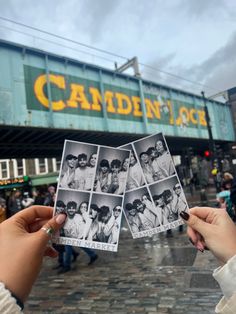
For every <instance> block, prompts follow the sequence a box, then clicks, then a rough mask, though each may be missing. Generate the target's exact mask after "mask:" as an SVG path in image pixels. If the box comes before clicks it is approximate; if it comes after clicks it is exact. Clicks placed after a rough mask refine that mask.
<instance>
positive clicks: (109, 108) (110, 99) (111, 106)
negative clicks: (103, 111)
mask: <svg viewBox="0 0 236 314" xmlns="http://www.w3.org/2000/svg"><path fill="white" fill-rule="evenodd" d="M105 103H106V104H107V112H110V113H116V108H115V107H114V104H113V93H112V92H110V91H105Z"/></svg>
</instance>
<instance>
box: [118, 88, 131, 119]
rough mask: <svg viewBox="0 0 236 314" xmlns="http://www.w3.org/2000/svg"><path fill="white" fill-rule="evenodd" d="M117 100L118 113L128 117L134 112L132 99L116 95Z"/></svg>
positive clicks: (119, 94)
mask: <svg viewBox="0 0 236 314" xmlns="http://www.w3.org/2000/svg"><path fill="white" fill-rule="evenodd" d="M115 96H116V99H117V113H119V114H124V115H128V114H130V113H131V111H132V103H131V101H130V98H129V97H128V96H127V95H125V94H121V93H115Z"/></svg>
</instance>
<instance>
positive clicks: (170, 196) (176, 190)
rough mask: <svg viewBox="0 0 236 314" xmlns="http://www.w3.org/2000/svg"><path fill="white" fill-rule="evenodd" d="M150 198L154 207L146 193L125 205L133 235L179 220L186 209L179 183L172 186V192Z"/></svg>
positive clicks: (168, 191) (166, 190) (164, 192)
mask: <svg viewBox="0 0 236 314" xmlns="http://www.w3.org/2000/svg"><path fill="white" fill-rule="evenodd" d="M152 198H153V201H154V204H155V206H153V203H152V201H151V199H150V196H149V194H148V193H145V194H143V195H142V196H141V197H140V198H139V199H137V198H136V199H134V201H133V202H132V203H126V205H125V211H126V217H127V219H128V222H129V225H130V228H131V231H132V232H133V233H137V232H140V231H144V230H149V229H153V228H155V227H159V226H160V225H166V224H168V223H171V222H173V221H175V220H177V219H179V218H180V216H179V213H180V212H181V211H186V210H187V208H188V207H187V202H186V200H185V197H184V195H183V191H182V188H181V185H180V183H179V182H178V183H176V184H175V185H174V186H173V189H172V191H171V190H170V189H165V190H164V191H163V192H162V193H160V194H155V195H153V196H152Z"/></svg>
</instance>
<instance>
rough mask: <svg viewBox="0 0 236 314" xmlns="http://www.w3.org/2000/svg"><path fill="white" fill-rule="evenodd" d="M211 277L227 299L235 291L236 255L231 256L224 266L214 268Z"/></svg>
mask: <svg viewBox="0 0 236 314" xmlns="http://www.w3.org/2000/svg"><path fill="white" fill-rule="evenodd" d="M213 277H214V278H215V280H216V281H217V282H218V284H219V285H220V288H221V290H222V292H223V295H224V296H225V297H226V298H227V299H229V298H230V297H231V296H232V295H233V294H234V293H236V280H235V277H236V255H235V256H233V257H231V258H230V259H229V260H228V262H227V263H226V264H225V265H224V266H222V267H218V268H217V269H215V270H214V272H213Z"/></svg>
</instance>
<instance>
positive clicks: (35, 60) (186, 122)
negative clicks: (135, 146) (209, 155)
mask: <svg viewBox="0 0 236 314" xmlns="http://www.w3.org/2000/svg"><path fill="white" fill-rule="evenodd" d="M207 107H208V111H209V115H210V118H211V125H212V133H213V137H214V139H215V140H224V141H234V140H235V136H234V127H233V122H232V117H231V108H230V106H228V105H225V104H223V103H220V102H216V101H209V100H208V101H207ZM0 125H3V126H22V127H23V126H27V127H29V126H30V127H40V128H55V129H64V130H82V131H84V130H89V131H102V132H116V133H117V132H118V133H119V132H120V133H130V134H131V133H134V134H151V133H154V132H160V131H162V132H163V133H164V134H165V135H167V136H176V137H185V138H196V139H201V138H202V139H207V138H208V131H207V126H206V119H205V111H204V104H203V99H202V98H201V97H199V96H196V95H193V94H189V93H186V92H184V91H180V90H176V89H172V88H169V87H166V86H161V85H158V84H156V83H153V82H150V81H145V80H141V79H139V78H135V77H132V76H129V75H124V74H119V73H116V72H113V71H110V70H107V69H104V68H100V67H97V66H94V65H90V64H85V63H82V62H79V61H76V60H71V59H67V58H63V57H60V56H56V55H52V54H47V53H45V52H43V51H40V50H35V49H32V48H29V47H25V46H20V45H16V44H12V43H8V42H5V41H0Z"/></svg>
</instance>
